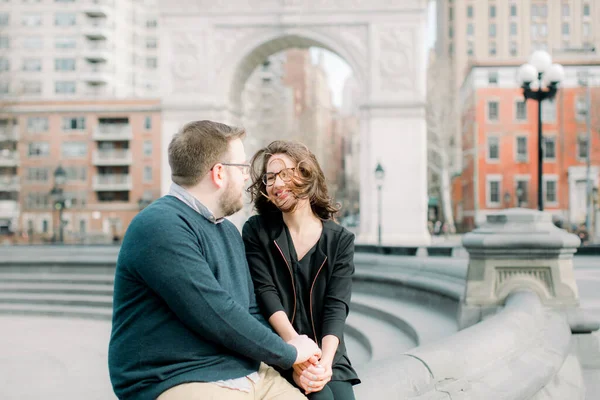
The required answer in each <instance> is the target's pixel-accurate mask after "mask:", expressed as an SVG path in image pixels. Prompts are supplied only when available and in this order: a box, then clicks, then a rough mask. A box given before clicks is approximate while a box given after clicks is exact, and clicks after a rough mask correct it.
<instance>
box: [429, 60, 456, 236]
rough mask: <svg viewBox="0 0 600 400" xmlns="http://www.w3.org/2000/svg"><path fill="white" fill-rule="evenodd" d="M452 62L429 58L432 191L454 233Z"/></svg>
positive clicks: (448, 227)
mask: <svg viewBox="0 0 600 400" xmlns="http://www.w3.org/2000/svg"><path fill="white" fill-rule="evenodd" d="M450 65H451V63H450V62H449V60H447V59H444V58H437V59H433V57H432V58H431V59H430V65H429V71H428V80H427V106H426V115H427V148H428V155H429V157H428V158H429V160H428V169H429V172H430V174H429V175H430V176H431V177H432V178H433V179H431V182H430V189H432V190H434V191H437V192H438V193H439V194H440V201H441V204H442V214H443V221H444V223H445V225H446V227H447V232H454V231H455V227H454V215H453V210H452V193H451V192H452V186H451V179H450V174H451V165H452V164H451V163H452V158H453V152H454V151H455V145H456V141H455V134H456V132H457V124H458V112H457V106H456V101H455V93H454V87H453V84H452V70H451V67H450Z"/></svg>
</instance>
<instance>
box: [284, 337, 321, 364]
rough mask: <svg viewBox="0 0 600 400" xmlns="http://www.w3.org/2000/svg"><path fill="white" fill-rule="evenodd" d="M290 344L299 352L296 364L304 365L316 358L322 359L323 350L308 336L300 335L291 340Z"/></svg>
mask: <svg viewBox="0 0 600 400" xmlns="http://www.w3.org/2000/svg"><path fill="white" fill-rule="evenodd" d="M288 344H291V345H292V346H294V347H295V348H296V351H297V352H298V354H297V355H296V361H295V362H294V364H299V363H303V362H305V361H307V360H309V359H311V358H314V357H317V358H321V354H322V353H321V349H320V348H319V346H317V344H316V343H315V342H313V341H312V340H311V339H309V337H308V336H306V335H298V336H296V337H295V338H293V339H291V340H289V341H288Z"/></svg>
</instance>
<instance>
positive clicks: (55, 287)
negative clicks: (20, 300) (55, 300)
mask: <svg viewBox="0 0 600 400" xmlns="http://www.w3.org/2000/svg"><path fill="white" fill-rule="evenodd" d="M0 293H56V294H80V295H87V294H96V295H103V296H112V295H113V287H112V286H111V285H103V284H87V283H85V284H82V283H56V282H53V281H51V282H37V281H34V282H15V281H9V282H3V281H0Z"/></svg>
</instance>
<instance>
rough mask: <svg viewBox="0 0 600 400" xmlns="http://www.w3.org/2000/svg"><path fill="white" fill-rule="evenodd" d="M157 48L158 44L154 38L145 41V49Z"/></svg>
mask: <svg viewBox="0 0 600 400" xmlns="http://www.w3.org/2000/svg"><path fill="white" fill-rule="evenodd" d="M157 47H158V42H157V40H156V38H154V37H151V38H147V39H146V48H147V49H155V48H157Z"/></svg>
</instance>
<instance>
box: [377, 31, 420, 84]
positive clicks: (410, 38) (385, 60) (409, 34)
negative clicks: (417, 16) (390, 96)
mask: <svg viewBox="0 0 600 400" xmlns="http://www.w3.org/2000/svg"><path fill="white" fill-rule="evenodd" d="M417 61H418V60H417V59H416V57H415V32H414V30H413V29H411V28H407V27H402V26H397V25H383V26H381V28H380V30H379V63H378V67H379V75H380V88H379V89H380V90H381V91H382V92H394V93H396V94H400V93H407V94H410V93H413V92H414V91H415V89H416V86H415V82H416V77H415V63H416V62H417Z"/></svg>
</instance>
